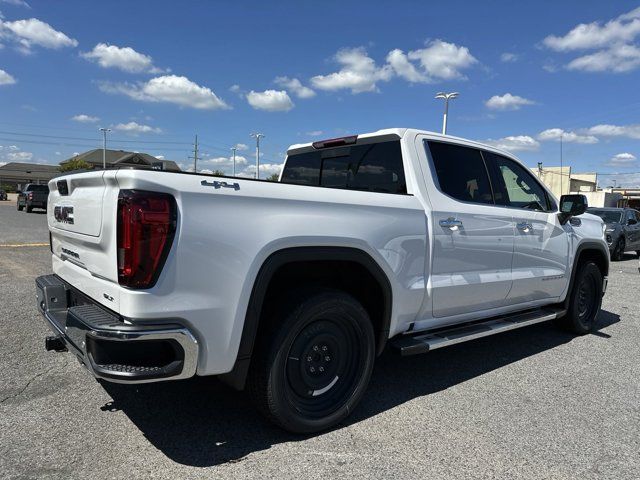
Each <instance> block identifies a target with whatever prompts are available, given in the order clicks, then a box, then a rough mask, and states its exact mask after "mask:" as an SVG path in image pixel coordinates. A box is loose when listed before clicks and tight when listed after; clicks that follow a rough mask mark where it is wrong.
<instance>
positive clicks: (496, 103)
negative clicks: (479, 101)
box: [484, 93, 535, 110]
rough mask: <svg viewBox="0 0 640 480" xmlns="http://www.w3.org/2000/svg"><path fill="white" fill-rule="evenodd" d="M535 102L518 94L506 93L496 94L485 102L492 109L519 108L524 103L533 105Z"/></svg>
mask: <svg viewBox="0 0 640 480" xmlns="http://www.w3.org/2000/svg"><path fill="white" fill-rule="evenodd" d="M534 103H535V102H533V101H532V100H528V99H526V98H524V97H520V96H518V95H511V94H510V93H505V94H504V95H494V96H493V97H491V98H490V99H489V100H487V101H486V102H484V104H485V105H486V106H487V108H490V109H492V110H519V109H520V107H522V106H523V105H533V104H534Z"/></svg>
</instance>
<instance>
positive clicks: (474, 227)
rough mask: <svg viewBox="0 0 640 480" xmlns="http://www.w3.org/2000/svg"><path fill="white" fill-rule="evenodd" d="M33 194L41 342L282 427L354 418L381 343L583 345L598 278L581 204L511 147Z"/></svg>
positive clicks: (124, 172)
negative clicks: (240, 404) (199, 379)
mask: <svg viewBox="0 0 640 480" xmlns="http://www.w3.org/2000/svg"><path fill="white" fill-rule="evenodd" d="M49 187H50V189H51V193H50V195H49V205H48V224H49V229H50V232H51V252H52V261H53V274H52V275H47V276H43V277H39V278H38V279H37V280H36V291H37V302H38V309H39V310H40V312H41V313H42V314H43V315H44V317H45V319H46V322H47V323H48V325H49V326H50V327H51V329H52V330H53V335H52V336H49V337H47V339H46V348H47V349H48V350H56V351H66V350H69V351H71V352H72V353H74V354H75V355H76V356H77V357H78V358H79V359H80V361H81V362H82V364H83V365H84V366H85V367H86V368H87V369H88V370H89V371H90V372H91V373H92V374H93V375H94V376H95V377H97V378H100V379H104V380H108V381H114V382H121V383H139V382H155V381H165V380H178V379H184V378H187V377H191V376H194V375H202V376H205V375H217V376H219V378H221V379H222V380H224V381H225V382H227V383H228V384H230V385H232V386H234V387H235V388H239V389H243V388H246V389H247V390H248V391H249V392H250V394H251V396H252V397H253V399H254V400H255V403H256V405H257V407H258V409H259V410H260V411H262V412H263V413H264V414H265V415H266V416H267V417H268V418H269V419H271V420H272V421H274V422H276V423H277V424H278V425H280V426H281V427H283V428H285V429H287V430H290V431H293V432H314V431H318V430H322V429H326V428H329V427H331V426H333V425H335V424H337V423H338V422H340V421H341V420H342V419H344V418H345V417H346V416H347V415H348V414H349V413H351V412H352V411H353V409H354V407H355V406H356V404H357V403H358V402H359V401H360V399H361V398H362V396H363V395H364V393H365V390H366V387H367V384H368V382H369V377H370V375H371V371H372V368H373V363H374V359H375V357H376V356H377V355H379V354H380V353H381V352H382V351H383V349H384V348H385V346H387V345H389V346H390V347H393V348H396V349H397V350H399V352H401V354H403V355H411V354H416V353H423V352H428V351H430V350H434V349H437V348H441V347H445V346H448V345H452V344H456V343H460V342H464V341H467V340H472V339H476V338H480V337H484V336H487V335H492V334H496V333H500V332H504V331H507V330H512V329H516V328H521V327H525V326H528V325H532V324H534V323H539V322H544V321H549V320H553V322H554V323H556V324H557V325H558V326H559V327H561V328H564V329H566V330H570V331H572V332H575V333H577V334H585V333H587V332H589V331H590V330H591V329H592V328H593V326H594V321H595V318H596V315H597V313H598V311H599V309H600V304H601V300H602V295H603V294H604V291H605V289H606V285H607V275H608V270H609V252H608V246H607V243H606V241H605V239H604V228H603V227H604V225H603V222H602V220H601V219H600V218H598V217H596V216H594V215H590V214H588V213H584V212H585V209H586V207H587V205H586V199H585V197H584V196H582V195H564V196H563V197H562V198H561V199H560V201H559V205H558V202H557V201H556V199H555V198H554V197H553V195H552V194H551V193H550V192H549V191H548V190H547V189H546V188H545V186H544V185H543V184H542V183H540V182H539V181H538V179H537V178H536V177H535V176H534V175H532V173H531V172H530V171H529V169H528V168H526V167H525V166H523V165H522V164H521V163H520V162H519V161H518V160H517V159H516V158H514V157H513V156H512V155H511V154H509V153H507V152H503V151H500V150H497V149H495V148H493V147H490V146H487V145H482V144H479V143H476V142H472V141H468V140H463V139H460V138H455V137H451V136H442V135H438V134H434V133H429V132H425V131H420V130H412V129H404V128H402V129H400V128H398V129H389V130H382V131H378V132H374V133H369V134H364V135H358V136H352V137H344V138H338V139H331V140H326V141H319V142H315V143H313V144H303V145H294V146H292V147H291V148H290V149H289V151H288V154H287V159H286V162H285V164H284V167H283V170H282V173H281V176H280V181H279V182H278V183H275V182H266V181H260V180H253V179H240V178H229V177H215V176H211V175H203V174H195V173H168V172H161V171H152V170H136V169H119V170H106V171H93V172H86V173H78V174H74V175H66V176H63V177H58V178H56V179H54V180H52V181H51V182H50V183H49ZM203 415H206V413H205V412H203Z"/></svg>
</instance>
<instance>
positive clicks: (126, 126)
mask: <svg viewBox="0 0 640 480" xmlns="http://www.w3.org/2000/svg"><path fill="white" fill-rule="evenodd" d="M111 128H113V129H114V130H119V131H121V132H127V133H132V134H139V133H162V130H161V129H160V128H156V127H150V126H149V125H141V124H139V123H137V122H129V123H118V124H117V125H114V126H112V127H111Z"/></svg>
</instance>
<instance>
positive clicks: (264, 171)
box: [237, 163, 283, 179]
mask: <svg viewBox="0 0 640 480" xmlns="http://www.w3.org/2000/svg"><path fill="white" fill-rule="evenodd" d="M282 165H283V164H282V163H261V164H260V178H261V179H265V178H267V177H269V176H271V175H273V174H274V173H276V174H278V175H279V174H280V171H281V170H282ZM255 175H256V166H255V165H253V164H251V165H248V166H247V168H245V169H244V170H242V171H241V172H239V173H238V175H237V176H238V177H248V178H253V177H255Z"/></svg>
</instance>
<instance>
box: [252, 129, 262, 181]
mask: <svg viewBox="0 0 640 480" xmlns="http://www.w3.org/2000/svg"><path fill="white" fill-rule="evenodd" d="M251 136H252V137H253V138H255V139H256V178H260V139H261V138H264V135H263V134H262V133H252V134H251Z"/></svg>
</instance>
